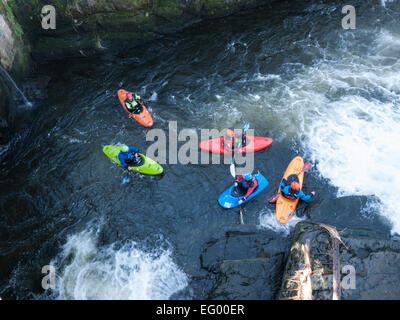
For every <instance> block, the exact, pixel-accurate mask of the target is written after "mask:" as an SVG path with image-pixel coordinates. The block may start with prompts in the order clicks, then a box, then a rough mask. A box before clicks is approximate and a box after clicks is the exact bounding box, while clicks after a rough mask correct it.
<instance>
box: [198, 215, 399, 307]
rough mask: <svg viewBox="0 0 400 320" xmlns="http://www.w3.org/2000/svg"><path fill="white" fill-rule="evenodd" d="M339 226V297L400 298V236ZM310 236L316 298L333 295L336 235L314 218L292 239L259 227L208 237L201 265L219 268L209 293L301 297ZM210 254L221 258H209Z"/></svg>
mask: <svg viewBox="0 0 400 320" xmlns="http://www.w3.org/2000/svg"><path fill="white" fill-rule="evenodd" d="M328 229H329V227H328ZM335 229H337V232H338V235H339V237H340V239H341V241H342V242H340V241H339V251H338V253H339V255H338V258H339V261H338V263H339V264H338V266H339V270H340V271H341V274H339V277H340V281H339V284H340V288H339V290H340V296H341V299H344V300H352V299H357V300H358V299H400V288H399V286H398V283H399V281H400V241H398V240H393V239H391V238H388V237H387V235H385V234H381V233H377V232H375V231H373V230H368V229H357V228H334V229H333V230H335ZM307 240H309V243H310V250H309V258H310V267H311V273H310V279H311V287H310V289H312V292H310V294H311V296H312V299H313V300H324V299H332V297H333V278H334V274H333V272H334V270H333V265H334V261H333V260H334V259H333V250H332V243H333V242H332V241H333V239H332V236H331V234H330V232H329V231H328V230H327V229H326V225H322V224H319V223H313V222H311V221H302V222H299V223H298V224H297V225H296V227H295V229H294V231H293V235H292V242H291V245H288V241H287V240H285V239H277V238H273V237H272V236H271V234H270V233H269V232H268V231H261V230H260V231H258V232H250V233H249V232H228V233H227V234H226V237H225V238H224V239H219V240H214V241H211V242H209V243H208V244H207V245H206V248H205V250H204V252H203V254H202V256H201V263H202V266H203V268H205V269H206V270H208V271H210V272H211V273H214V274H216V280H215V285H214V287H213V288H212V290H211V292H210V295H209V298H210V299H298V297H299V290H300V289H301V285H302V283H301V279H300V278H301V277H300V273H299V272H300V271H302V270H303V269H304V266H305V258H304V253H303V250H302V245H304V244H306V242H307ZM246 243H247V244H248V243H251V244H252V245H251V246H250V247H249V246H248V245H247V246H246V245H245V244H246ZM208 255H210V256H218V257H219V258H218V259H217V261H215V259H214V260H210V259H209V258H208Z"/></svg>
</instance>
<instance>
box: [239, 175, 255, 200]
mask: <svg viewBox="0 0 400 320" xmlns="http://www.w3.org/2000/svg"><path fill="white" fill-rule="evenodd" d="M239 184H240V185H241V186H242V187H243V188H244V189H245V190H246V194H245V195H244V197H243V198H242V199H240V200H239V201H238V203H239V204H242V202H243V201H245V200H246V199H247V198H248V197H249V196H250V195H251V194H252V193H253V191H254V190H255V189H256V188H257V186H258V182H257V179H256V178H255V177H254V176H253V175H252V174H251V173H247V174H243V175H239V176H237V178H236V180H235V187H238V186H239Z"/></svg>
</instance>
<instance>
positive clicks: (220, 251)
mask: <svg viewBox="0 0 400 320" xmlns="http://www.w3.org/2000/svg"><path fill="white" fill-rule="evenodd" d="M288 245H289V243H288V241H287V240H285V239H284V238H277V237H276V236H275V235H274V233H272V232H242V231H230V232H227V233H226V235H225V237H223V238H221V239H214V240H211V241H209V242H208V243H206V247H205V249H204V250H203V252H202V254H201V256H200V263H201V267H202V268H204V269H206V270H207V271H210V272H213V273H218V272H219V270H220V269H219V267H220V264H221V263H222V261H223V260H240V259H255V258H264V257H268V256H270V255H271V254H276V253H284V252H285V251H286V250H287V248H288Z"/></svg>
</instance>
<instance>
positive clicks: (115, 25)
mask: <svg viewBox="0 0 400 320" xmlns="http://www.w3.org/2000/svg"><path fill="white" fill-rule="evenodd" d="M271 2H272V1H271V0H241V1H236V0H232V1H226V0H196V1H194V0H167V1H161V0H157V1H147V0H145V1H144V0H143V1H142V0H138V1H131V0H97V1H92V0H79V1H53V3H52V5H53V6H54V7H55V9H56V14H57V15H56V29H42V27H41V19H42V18H41V10H42V8H43V6H45V5H48V4H49V3H48V1H47V0H32V1H25V0H8V1H7V3H8V7H9V8H10V9H11V10H12V12H13V13H14V15H15V16H17V17H18V23H19V24H21V26H22V29H21V30H24V31H25V32H26V34H27V35H28V36H29V39H30V41H31V43H32V53H33V55H34V57H36V58H37V59H40V60H42V59H43V58H46V59H59V58H63V57H67V56H87V55H91V54H94V53H98V52H103V51H104V50H106V49H111V48H113V49H116V48H117V49H121V48H122V49H126V48H129V47H134V46H137V45H140V44H142V43H144V42H148V41H151V40H154V39H158V38H161V37H163V36H164V35H166V34H171V33H175V32H177V31H180V30H182V29H183V28H185V27H187V26H188V25H191V24H193V23H195V22H199V21H201V20H203V19H212V18H218V17H223V16H227V15H230V14H233V13H236V12H239V11H241V10H244V9H249V8H255V7H258V6H261V5H266V4H268V3H271Z"/></svg>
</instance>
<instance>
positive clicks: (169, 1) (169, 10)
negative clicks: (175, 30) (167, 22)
mask: <svg viewBox="0 0 400 320" xmlns="http://www.w3.org/2000/svg"><path fill="white" fill-rule="evenodd" d="M183 7H184V6H182V3H181V1H180V0H158V5H157V9H156V13H157V14H159V15H162V16H167V17H174V16H181V15H182V14H183Z"/></svg>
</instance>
